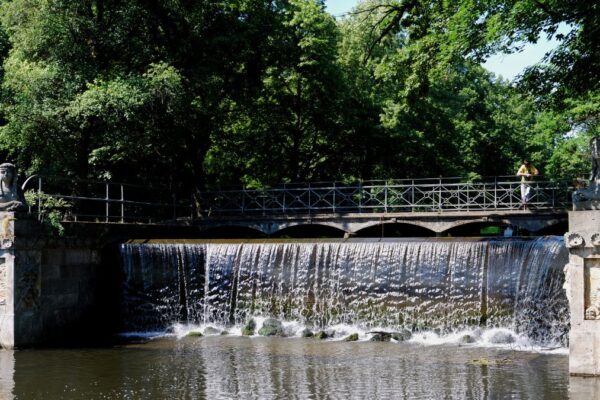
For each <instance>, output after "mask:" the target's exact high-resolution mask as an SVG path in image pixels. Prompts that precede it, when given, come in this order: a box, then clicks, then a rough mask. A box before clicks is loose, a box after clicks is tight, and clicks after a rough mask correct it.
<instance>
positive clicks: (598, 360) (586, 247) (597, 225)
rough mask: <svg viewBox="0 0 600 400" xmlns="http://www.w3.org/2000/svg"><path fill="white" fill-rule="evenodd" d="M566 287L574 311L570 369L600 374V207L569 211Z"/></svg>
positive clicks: (588, 374) (572, 373)
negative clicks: (599, 208)
mask: <svg viewBox="0 0 600 400" xmlns="http://www.w3.org/2000/svg"><path fill="white" fill-rule="evenodd" d="M565 245H566V246H567V248H569V253H570V255H569V263H568V264H567V266H566V267H565V274H566V276H565V289H566V291H567V297H568V299H569V304H570V311H571V331H570V333H569V372H570V374H571V375H575V376H600V211H597V210H581V211H572V212H570V213H569V232H568V233H567V234H565Z"/></svg>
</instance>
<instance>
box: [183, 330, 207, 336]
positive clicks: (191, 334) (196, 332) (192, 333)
mask: <svg viewBox="0 0 600 400" xmlns="http://www.w3.org/2000/svg"><path fill="white" fill-rule="evenodd" d="M185 336H187V337H202V336H204V335H203V334H202V332H198V331H191V332H188V333H187V335H185Z"/></svg>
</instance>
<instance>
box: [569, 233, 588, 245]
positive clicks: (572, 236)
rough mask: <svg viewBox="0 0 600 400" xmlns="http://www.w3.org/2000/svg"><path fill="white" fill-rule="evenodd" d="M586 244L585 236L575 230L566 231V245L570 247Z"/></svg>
mask: <svg viewBox="0 0 600 400" xmlns="http://www.w3.org/2000/svg"><path fill="white" fill-rule="evenodd" d="M584 244H585V240H583V237H582V236H581V235H580V234H578V233H575V232H567V233H565V246H566V247H567V248H568V249H571V248H577V247H582V246H583V245H584Z"/></svg>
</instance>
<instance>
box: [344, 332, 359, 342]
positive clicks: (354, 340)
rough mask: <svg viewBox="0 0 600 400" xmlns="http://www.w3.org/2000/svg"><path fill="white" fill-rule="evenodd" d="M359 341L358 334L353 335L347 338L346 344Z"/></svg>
mask: <svg viewBox="0 0 600 400" xmlns="http://www.w3.org/2000/svg"><path fill="white" fill-rule="evenodd" d="M357 340H358V333H353V334H351V335H349V336H346V338H345V339H344V342H356V341H357Z"/></svg>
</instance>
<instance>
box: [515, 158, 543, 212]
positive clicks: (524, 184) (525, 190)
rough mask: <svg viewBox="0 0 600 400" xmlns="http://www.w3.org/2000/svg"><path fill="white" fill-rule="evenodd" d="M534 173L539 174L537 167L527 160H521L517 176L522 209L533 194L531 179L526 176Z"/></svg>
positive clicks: (529, 176)
mask: <svg viewBox="0 0 600 400" xmlns="http://www.w3.org/2000/svg"><path fill="white" fill-rule="evenodd" d="M535 175H539V171H538V170H537V168H536V167H534V166H533V164H531V163H530V162H529V160H527V159H525V160H523V164H522V165H521V167H519V170H518V171H517V176H520V177H521V206H522V207H523V208H524V209H527V203H528V202H529V200H530V199H531V197H532V195H533V188H532V187H531V185H530V183H531V180H530V179H527V178H531V177H532V176H535Z"/></svg>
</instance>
